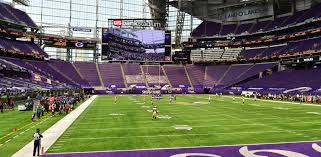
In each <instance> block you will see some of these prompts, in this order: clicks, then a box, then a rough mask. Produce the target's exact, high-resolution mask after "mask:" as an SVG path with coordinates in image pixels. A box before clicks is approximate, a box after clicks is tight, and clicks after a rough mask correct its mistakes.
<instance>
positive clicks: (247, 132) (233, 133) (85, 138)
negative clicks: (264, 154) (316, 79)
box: [69, 129, 321, 140]
mask: <svg viewBox="0 0 321 157" xmlns="http://www.w3.org/2000/svg"><path fill="white" fill-rule="evenodd" d="M308 131H321V129H309V130H303V129H302V130H270V131H243V132H215V133H206V134H195V133H193V134H163V135H138V136H123V137H121V136H109V137H108V136H107V137H106V136H103V137H74V138H70V139H69V140H104V139H127V138H159V137H184V136H209V135H236V134H239V135H242V134H262V133H263V134H264V133H294V132H308Z"/></svg>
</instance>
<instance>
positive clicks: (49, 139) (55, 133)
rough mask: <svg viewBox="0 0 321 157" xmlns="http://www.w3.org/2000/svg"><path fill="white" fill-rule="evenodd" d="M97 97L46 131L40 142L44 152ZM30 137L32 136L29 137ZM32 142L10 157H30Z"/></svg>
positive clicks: (93, 97) (90, 99)
mask: <svg viewBox="0 0 321 157" xmlns="http://www.w3.org/2000/svg"><path fill="white" fill-rule="evenodd" d="M96 97H97V95H94V96H92V97H91V98H89V99H88V100H86V101H85V102H84V103H82V104H81V105H80V106H78V107H77V108H76V109H75V110H74V111H72V112H71V113H69V114H68V115H66V116H65V117H64V118H62V119H61V120H59V121H58V122H57V123H56V124H54V125H53V126H51V127H50V128H49V129H47V130H46V131H45V132H44V133H43V134H42V135H43V136H44V138H43V139H42V140H41V145H42V147H44V151H45V152H46V151H47V150H48V149H49V148H50V147H51V146H52V145H53V144H54V143H55V142H56V140H57V139H58V138H59V137H60V136H61V135H62V134H63V133H64V132H65V131H66V130H67V129H68V127H69V126H70V125H71V124H72V123H73V122H74V121H75V120H76V119H77V118H78V117H79V116H80V114H81V113H82V112H83V111H85V109H86V108H87V107H88V106H89V105H90V104H91V103H92V102H93V101H94V100H95V99H96ZM30 137H32V135H30ZM32 151H33V141H31V142H29V143H28V144H27V145H25V146H24V147H23V148H22V149H20V150H19V151H17V152H16V153H15V154H14V155H13V156H12V157H29V156H30V157H32Z"/></svg>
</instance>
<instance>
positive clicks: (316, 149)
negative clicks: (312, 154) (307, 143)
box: [312, 143, 321, 153]
mask: <svg viewBox="0 0 321 157" xmlns="http://www.w3.org/2000/svg"><path fill="white" fill-rule="evenodd" d="M312 148H313V149H314V150H315V151H317V152H320V153H321V147H320V146H319V145H318V144H316V143H313V144H312Z"/></svg>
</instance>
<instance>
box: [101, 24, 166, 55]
mask: <svg viewBox="0 0 321 157" xmlns="http://www.w3.org/2000/svg"><path fill="white" fill-rule="evenodd" d="M161 23H162V22H160V20H158V19H109V20H108V25H109V27H108V28H102V52H101V54H102V60H138V61H165V60H166V61H170V60H171V34H170V31H165V26H162V24H161Z"/></svg>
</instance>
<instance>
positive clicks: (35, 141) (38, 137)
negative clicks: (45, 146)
mask: <svg viewBox="0 0 321 157" xmlns="http://www.w3.org/2000/svg"><path fill="white" fill-rule="evenodd" d="M42 137H43V136H42V135H41V133H40V129H36V132H35V133H34V134H33V144H34V146H33V156H34V157H35V155H36V151H37V153H38V155H37V156H40V154H39V151H40V147H41V138H42Z"/></svg>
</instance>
